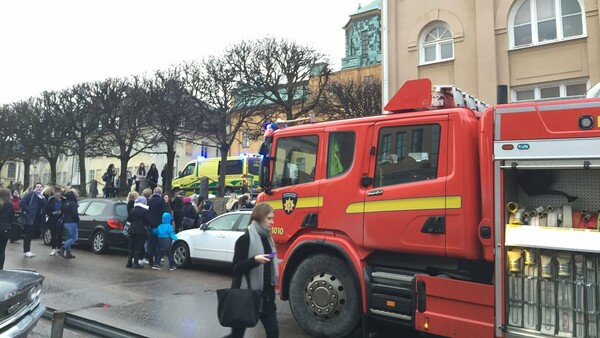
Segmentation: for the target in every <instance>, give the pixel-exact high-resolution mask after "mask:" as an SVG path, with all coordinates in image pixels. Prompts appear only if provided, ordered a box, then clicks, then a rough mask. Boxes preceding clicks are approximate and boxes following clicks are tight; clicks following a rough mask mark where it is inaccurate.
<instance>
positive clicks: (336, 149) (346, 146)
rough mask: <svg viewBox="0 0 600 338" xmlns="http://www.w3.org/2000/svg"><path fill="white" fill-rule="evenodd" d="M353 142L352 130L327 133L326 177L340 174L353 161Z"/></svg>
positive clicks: (354, 141)
mask: <svg viewBox="0 0 600 338" xmlns="http://www.w3.org/2000/svg"><path fill="white" fill-rule="evenodd" d="M355 143H356V137H355V135H354V133H353V132H341V133H331V134H329V146H328V147H327V149H328V153H327V178H329V177H335V176H338V175H341V174H343V173H345V172H347V171H348V169H350V167H351V166H352V162H353V161H354V144H355Z"/></svg>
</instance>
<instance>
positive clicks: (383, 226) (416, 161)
mask: <svg viewBox="0 0 600 338" xmlns="http://www.w3.org/2000/svg"><path fill="white" fill-rule="evenodd" d="M447 135H448V116H447V115H433V116H425V117H417V118H408V119H395V120H391V121H385V122H381V123H378V124H376V125H375V128H374V130H373V140H372V145H374V146H375V147H376V148H375V151H374V152H372V154H371V156H370V165H369V170H370V176H371V177H373V185H372V186H371V187H370V189H367V190H366V193H365V202H364V212H365V227H364V245H365V247H366V248H368V249H372V250H384V251H395V252H408V253H419V254H432V255H444V254H445V241H446V233H445V217H446V203H447V202H448V201H447V196H446V176H447V168H446V163H447V159H448V151H447V141H445V140H447V138H448V136H447Z"/></svg>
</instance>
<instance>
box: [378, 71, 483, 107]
mask: <svg viewBox="0 0 600 338" xmlns="http://www.w3.org/2000/svg"><path fill="white" fill-rule="evenodd" d="M432 88H433V90H432ZM456 107H467V108H469V109H471V110H475V111H478V112H483V111H484V110H485V109H486V108H487V104H485V103H484V102H483V101H481V100H479V99H477V98H475V97H473V96H472V95H470V94H468V93H467V92H463V91H462V90H461V89H459V88H456V87H454V86H452V85H436V86H433V87H432V85H431V80H429V79H418V80H409V81H406V82H405V83H404V85H402V88H400V90H398V92H397V93H396V94H395V95H394V97H392V99H391V100H390V102H388V104H387V105H386V106H385V110H386V111H389V112H391V113H401V112H407V111H418V110H429V109H442V108H456Z"/></svg>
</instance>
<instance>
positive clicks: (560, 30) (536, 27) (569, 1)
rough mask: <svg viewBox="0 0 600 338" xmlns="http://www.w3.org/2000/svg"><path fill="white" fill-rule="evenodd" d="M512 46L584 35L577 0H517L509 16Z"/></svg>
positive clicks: (582, 20)
mask: <svg viewBox="0 0 600 338" xmlns="http://www.w3.org/2000/svg"><path fill="white" fill-rule="evenodd" d="M509 27H510V44H511V47H524V46H532V45H537V44H541V43H547V42H555V41H560V40H565V39H570V38H577V37H581V36H584V33H585V20H584V11H583V6H582V5H581V3H580V2H579V0H519V1H517V2H516V3H515V5H514V6H513V8H512V10H511V13H510V16H509Z"/></svg>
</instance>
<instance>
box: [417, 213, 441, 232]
mask: <svg viewBox="0 0 600 338" xmlns="http://www.w3.org/2000/svg"><path fill="white" fill-rule="evenodd" d="M421 232H422V233H425V234H445V233H446V217H444V216H431V217H429V218H427V220H426V221H425V223H423V227H422V228H421Z"/></svg>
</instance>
